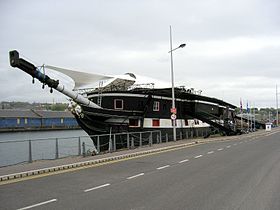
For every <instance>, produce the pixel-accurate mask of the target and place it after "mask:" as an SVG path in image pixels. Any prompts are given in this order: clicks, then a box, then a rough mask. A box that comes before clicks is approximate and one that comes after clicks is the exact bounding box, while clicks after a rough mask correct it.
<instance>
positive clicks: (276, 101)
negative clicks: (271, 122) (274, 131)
mask: <svg viewBox="0 0 280 210" xmlns="http://www.w3.org/2000/svg"><path fill="white" fill-rule="evenodd" d="M278 121H279V119H278V91H277V85H276V125H277V127H278Z"/></svg>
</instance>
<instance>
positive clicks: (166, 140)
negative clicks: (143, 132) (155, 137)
mask: <svg viewBox="0 0 280 210" xmlns="http://www.w3.org/2000/svg"><path fill="white" fill-rule="evenodd" d="M165 142H168V133H165Z"/></svg>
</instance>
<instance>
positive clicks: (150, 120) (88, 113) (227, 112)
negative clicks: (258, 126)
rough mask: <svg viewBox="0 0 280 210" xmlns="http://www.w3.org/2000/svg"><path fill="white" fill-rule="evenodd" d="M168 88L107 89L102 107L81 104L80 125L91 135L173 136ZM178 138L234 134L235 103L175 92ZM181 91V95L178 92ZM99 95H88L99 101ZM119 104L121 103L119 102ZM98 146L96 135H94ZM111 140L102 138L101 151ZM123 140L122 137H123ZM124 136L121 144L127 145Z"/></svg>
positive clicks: (163, 139) (103, 96) (94, 140)
mask: <svg viewBox="0 0 280 210" xmlns="http://www.w3.org/2000/svg"><path fill="white" fill-rule="evenodd" d="M169 91H170V90H169V89H164V90H163V89H158V90H155V89H154V90H153V91H152V92H151V91H147V90H138V91H135V90H134V91H130V92H108V93H103V94H102V103H101V106H102V108H101V109H100V108H92V107H87V106H81V110H82V111H81V113H79V114H77V113H75V114H74V115H75V117H76V119H77V121H78V123H79V125H80V126H81V127H82V129H84V130H85V131H86V132H87V133H88V134H89V135H90V136H92V135H101V134H108V133H111V134H114V133H126V132H145V131H160V132H161V141H166V139H169V140H171V139H173V127H172V120H171V119H170V116H171V113H170V108H171V98H170V97H168V95H169ZM176 93H177V97H176V107H177V115H176V117H177V119H176V131H177V139H179V138H187V137H194V136H206V135H208V134H209V133H210V132H211V130H212V131H213V129H214V130H215V129H216V130H219V131H220V132H221V133H224V134H226V135H232V134H235V132H236V131H235V130H234V128H233V126H232V124H233V123H234V122H233V121H234V108H235V107H234V106H233V105H230V104H228V103H225V102H223V101H221V100H218V99H213V98H208V97H205V96H200V95H194V94H189V93H185V92H180V90H177V91H176ZM179 94H180V95H179ZM99 97H100V95H99V94H89V95H88V98H89V99H90V100H91V101H93V102H95V103H97V101H98V100H99ZM118 103H119V104H118ZM92 139H93V142H94V144H95V145H97V141H96V138H92ZM108 141H109V139H108V138H103V139H102V138H101V139H100V142H99V144H100V145H104V146H103V147H101V150H107V149H108V147H109V142H108ZM120 141H121V140H120ZM126 142H127V140H126V139H123V141H121V142H120V145H126Z"/></svg>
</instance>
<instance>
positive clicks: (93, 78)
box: [44, 65, 170, 91]
mask: <svg viewBox="0 0 280 210" xmlns="http://www.w3.org/2000/svg"><path fill="white" fill-rule="evenodd" d="M44 67H45V68H47V69H51V70H54V71H57V72H60V73H62V74H65V75H67V76H69V77H70V78H71V79H72V80H73V81H74V83H75V85H74V88H73V89H74V90H90V89H96V88H101V89H102V91H112V90H124V91H125V90H129V89H131V88H134V87H138V86H145V87H152V88H168V87H170V84H169V83H167V82H164V81H160V80H156V79H153V78H149V77H145V76H140V75H135V74H133V73H126V74H124V75H114V76H112V75H102V74H92V73H86V72H82V71H75V70H70V69H65V68H59V67H55V66H50V65H45V66H44Z"/></svg>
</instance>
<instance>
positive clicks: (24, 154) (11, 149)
mask: <svg viewBox="0 0 280 210" xmlns="http://www.w3.org/2000/svg"><path fill="white" fill-rule="evenodd" d="M81 142H84V143H85V145H86V150H88V149H93V143H92V140H91V139H90V138H89V136H88V135H87V134H86V133H85V132H84V131H83V130H59V131H30V132H29V131H28V132H9V133H0V167H3V166H7V165H13V164H18V163H22V162H28V161H30V158H31V159H32V161H34V160H44V159H55V158H62V157H67V156H74V155H78V154H79V153H81V147H80V146H81V145H80V143H81ZM30 155H31V156H30Z"/></svg>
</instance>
